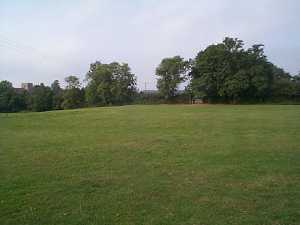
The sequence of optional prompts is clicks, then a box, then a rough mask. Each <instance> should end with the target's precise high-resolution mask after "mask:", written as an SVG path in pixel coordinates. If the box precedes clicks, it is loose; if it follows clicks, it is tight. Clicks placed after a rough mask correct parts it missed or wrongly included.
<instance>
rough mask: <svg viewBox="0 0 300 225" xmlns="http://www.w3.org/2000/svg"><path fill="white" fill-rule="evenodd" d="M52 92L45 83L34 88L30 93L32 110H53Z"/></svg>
mask: <svg viewBox="0 0 300 225" xmlns="http://www.w3.org/2000/svg"><path fill="white" fill-rule="evenodd" d="M52 95H53V94H52V90H51V88H50V87H47V86H45V85H44V84H43V83H41V84H40V85H36V86H34V87H33V89H32V91H31V93H30V109H31V110H33V111H37V112H41V111H48V110H52V105H53V104H52Z"/></svg>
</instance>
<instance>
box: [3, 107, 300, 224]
mask: <svg viewBox="0 0 300 225" xmlns="http://www.w3.org/2000/svg"><path fill="white" fill-rule="evenodd" d="M0 178H1V179H0V224H1V225H7V224H11V225H27V224H36V225H48V224H49V225H50V224H51V225H52V224H53V225H60V224H76V225H88V224H101V225H102V224H107V225H109V224H120V225H121V224H122V225H127V224H128V225H129V224H137V225H142V224H148V225H150V224H151V225H152V224H153V225H154V224H155V225H167V224H172V225H173V224H178V225H189V224H198V225H208V224H211V225H223V224H237V225H238V224H239V225H240V224H249V225H266V224H272V225H279V224H280V225H293V224H295V225H296V224H300V106H222V105H217V106H214V105H208V106H190V105H186V106H184V105H176V106H167V105H160V106H124V107H107V108H92V109H81V110H66V111H53V112H45V113H19V114H18V113H17V114H0Z"/></svg>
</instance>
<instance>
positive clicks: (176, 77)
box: [156, 56, 189, 100]
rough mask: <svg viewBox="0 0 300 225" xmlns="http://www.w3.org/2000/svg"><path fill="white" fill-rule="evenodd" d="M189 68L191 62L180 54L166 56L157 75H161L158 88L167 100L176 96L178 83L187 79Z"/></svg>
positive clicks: (157, 70) (157, 69) (158, 68)
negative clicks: (170, 56)
mask: <svg viewBox="0 0 300 225" xmlns="http://www.w3.org/2000/svg"><path fill="white" fill-rule="evenodd" d="M188 68H189V62H188V61H184V59H183V58H181V57H180V56H174V57H172V58H165V59H163V60H162V61H161V63H160V64H159V66H158V67H157V68H156V75H157V76H158V77H159V78H158V80H157V88H158V90H159V92H160V94H161V95H162V96H163V97H164V98H165V99H166V100H170V99H172V98H173V97H174V96H176V94H177V91H178V85H179V84H180V83H181V82H183V81H184V80H185V79H186V76H185V75H186V72H187V70H188Z"/></svg>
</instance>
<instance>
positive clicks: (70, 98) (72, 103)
mask: <svg viewBox="0 0 300 225" xmlns="http://www.w3.org/2000/svg"><path fill="white" fill-rule="evenodd" d="M65 82H66V83H67V86H66V90H65V91H64V95H63V97H64V101H63V103H62V107H63V108H64V109H75V108H79V107H82V106H83V90H82V89H81V84H80V81H79V78H78V77H76V76H68V77H66V78H65Z"/></svg>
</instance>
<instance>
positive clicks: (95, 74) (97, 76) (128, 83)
mask: <svg viewBox="0 0 300 225" xmlns="http://www.w3.org/2000/svg"><path fill="white" fill-rule="evenodd" d="M86 80H87V81H88V85H87V87H86V100H87V102H88V104H89V105H111V104H125V103H129V102H131V101H132V100H133V96H134V94H135V92H136V77H135V75H134V74H133V73H132V72H131V70H130V67H129V66H128V64H126V63H123V64H120V63H117V62H113V63H110V64H104V63H101V62H99V61H96V62H95V63H92V64H91V65H90V70H89V72H88V73H87V75H86Z"/></svg>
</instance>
